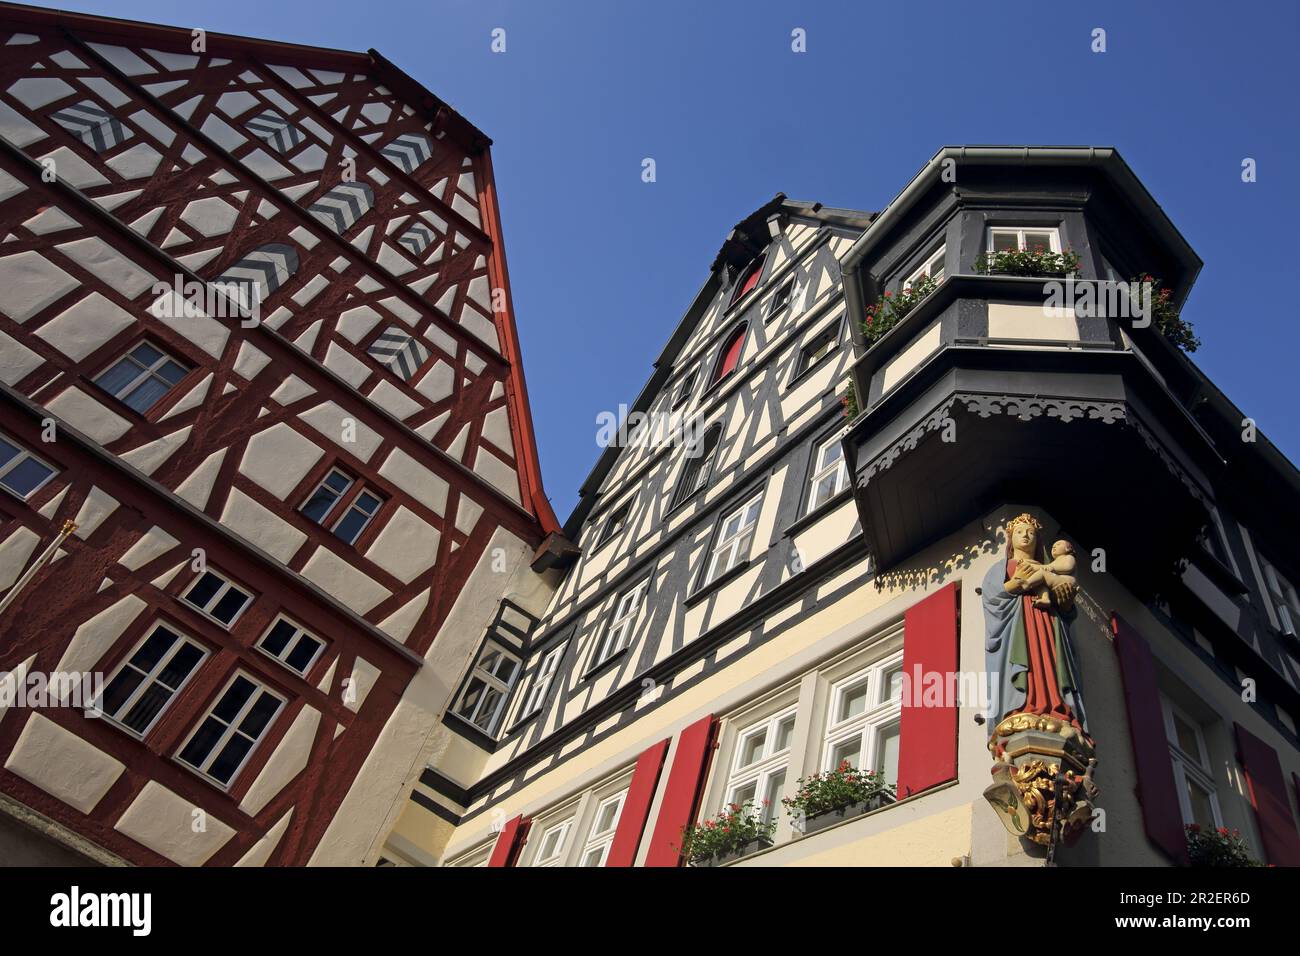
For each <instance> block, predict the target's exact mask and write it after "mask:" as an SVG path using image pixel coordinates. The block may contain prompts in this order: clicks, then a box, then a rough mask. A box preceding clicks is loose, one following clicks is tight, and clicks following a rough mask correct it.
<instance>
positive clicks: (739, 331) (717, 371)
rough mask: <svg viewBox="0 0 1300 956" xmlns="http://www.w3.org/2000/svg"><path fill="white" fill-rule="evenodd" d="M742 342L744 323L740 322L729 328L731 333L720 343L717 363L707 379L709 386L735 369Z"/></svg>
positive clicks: (743, 342) (738, 362)
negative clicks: (720, 349)
mask: <svg viewBox="0 0 1300 956" xmlns="http://www.w3.org/2000/svg"><path fill="white" fill-rule="evenodd" d="M744 344H745V323H744V322H742V323H740V325H738V326H736V327H735V328H734V329H732V330H731V334H730V335H728V336H727V337H726V339H725V340H724V341H723V343H722V351H721V352H719V353H718V364H717V365H715V366H714V368H713V378H711V379H710V380H709V387H710V388H712V387H713V386H714V385H717V384H718V383H719V382H721V381H722V380H723V379H724V378H726V377H727V376H728V375H730V374H731V373H732V372H734V371H735V370H736V366H737V365H739V364H740V350H741V348H742V347H744Z"/></svg>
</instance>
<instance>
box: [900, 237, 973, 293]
mask: <svg viewBox="0 0 1300 956" xmlns="http://www.w3.org/2000/svg"><path fill="white" fill-rule="evenodd" d="M992 241H993V240H992V239H990V240H989V242H990V243H991V242H992ZM947 248H948V246H947V243H944V244H943V245H941V246H939V248H938V249H937V250H935V252H934V253H933V254H932V255H929V256H926V257H925V261H924V262H922V263H921V265H920V266H918V267H917V268H916V270H915V271H913V272H912V274H911V275H910V276H908V277H907V278H906V279H904V280H903V284H902V286H901V287H900V288H903V289H906V288H907V287H908V286H910V285H915V284H916V282H917V280H919V279H920V278H922V277H923V276H929V277H931V278H932V279H934V281H935V282H942V281H943V279H944V271H943V264H944V256H945V255H946V254H947ZM936 261H937V262H938V263H939V269H938V275H935V273H934V264H935V262H936Z"/></svg>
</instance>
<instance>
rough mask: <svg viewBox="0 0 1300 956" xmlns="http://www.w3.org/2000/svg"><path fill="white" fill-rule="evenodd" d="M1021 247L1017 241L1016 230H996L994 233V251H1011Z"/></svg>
mask: <svg viewBox="0 0 1300 956" xmlns="http://www.w3.org/2000/svg"><path fill="white" fill-rule="evenodd" d="M1017 248H1019V246H1018V244H1017V242H1016V234H1015V233H1014V232H995V233H993V251H994V252H1011V251H1014V250H1016V249H1017Z"/></svg>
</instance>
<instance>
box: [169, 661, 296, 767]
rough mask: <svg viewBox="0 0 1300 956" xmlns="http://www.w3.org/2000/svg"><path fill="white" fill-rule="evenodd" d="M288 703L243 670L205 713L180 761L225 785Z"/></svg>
mask: <svg viewBox="0 0 1300 956" xmlns="http://www.w3.org/2000/svg"><path fill="white" fill-rule="evenodd" d="M283 706H284V698H283V697H281V696H280V695H279V694H275V693H273V692H271V691H269V690H267V689H266V688H265V687H263V686H262V685H261V684H259V683H258V682H257V681H255V680H253V679H252V678H251V677H248V676H246V675H244V674H242V673H236V674H235V676H234V677H233V678H231V680H230V683H229V684H227V685H226V689H225V690H223V691H222V692H221V694H219V695H218V696H217V701H216V703H215V704H213V705H212V708H211V709H210V710H209V711H208V712H207V714H206V715H205V716H204V718H203V720H202V721H201V722H200V723H199V726H198V728H197V729H196V730H195V731H194V733H192V734H190V739H189V740H188V741H186V742H185V745H184V746H183V747H181V750H180V754H179V757H180V760H181V761H182V762H183V763H186V764H189V765H190V766H191V767H193V768H194V769H195V770H197V771H198V772H199V773H201V774H203V775H204V776H205V777H207V778H208V779H210V780H213V781H215V782H216V783H219V784H220V785H221V786H223V787H225V786H228V785H229V784H230V781H231V780H233V779H234V777H235V774H237V773H239V770H240V768H241V767H243V766H244V763H245V762H246V761H247V760H248V758H249V756H250V755H251V754H252V752H253V748H254V747H256V746H257V742H258V741H259V740H261V739H262V737H263V736H264V735H265V734H266V729H267V728H268V727H270V726H271V721H272V720H273V719H275V715H276V714H278V713H279V712H280V708H281V707H283Z"/></svg>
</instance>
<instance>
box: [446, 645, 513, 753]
mask: <svg viewBox="0 0 1300 956" xmlns="http://www.w3.org/2000/svg"><path fill="white" fill-rule="evenodd" d="M518 676H519V658H517V657H515V656H514V655H513V654H508V653H506V651H505V650H504V649H503V648H500V647H497V646H496V645H495V644H490V643H489V644H486V645H484V647H483V652H482V653H481V654H480V655H479V659H478V662H477V663H476V664H475V665H474V670H473V672H472V673H471V674H470V676H469V680H468V681H467V682H466V684H465V689H464V690H463V691H461V695H460V701H459V702H458V703H457V704H456V710H455V714H456V716H457V717H460V718H461V719H462V720H465V721H468V722H469V723H471V724H473V725H474V726H475V727H477V728H478V729H479V730H481V731H483V732H484V733H485V734H494V733H496V730H497V722H498V721H499V720H500V718H501V712H502V710H503V709H504V706H505V702H506V700H507V699H508V698H509V697H510V690H511V688H513V687H514V685H515V678H516V677H518Z"/></svg>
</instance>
